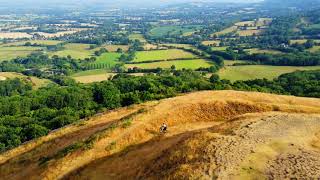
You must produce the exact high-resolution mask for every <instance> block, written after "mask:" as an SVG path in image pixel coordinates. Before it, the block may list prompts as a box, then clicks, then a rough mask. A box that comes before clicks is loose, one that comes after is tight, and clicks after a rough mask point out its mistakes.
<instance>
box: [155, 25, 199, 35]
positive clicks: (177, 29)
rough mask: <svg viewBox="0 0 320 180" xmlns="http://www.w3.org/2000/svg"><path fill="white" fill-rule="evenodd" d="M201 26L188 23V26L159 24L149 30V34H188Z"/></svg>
mask: <svg viewBox="0 0 320 180" xmlns="http://www.w3.org/2000/svg"><path fill="white" fill-rule="evenodd" d="M200 28H201V26H195V25H189V26H160V27H155V28H153V29H151V30H150V32H149V34H150V35H151V36H154V37H162V36H166V35H168V34H170V35H179V34H180V33H182V34H181V35H184V36H188V35H190V33H191V34H192V33H193V32H196V31H198V30H199V29H200Z"/></svg>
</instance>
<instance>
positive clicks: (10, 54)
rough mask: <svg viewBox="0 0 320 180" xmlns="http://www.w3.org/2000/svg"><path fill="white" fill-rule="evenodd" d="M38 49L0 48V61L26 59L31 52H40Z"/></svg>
mask: <svg viewBox="0 0 320 180" xmlns="http://www.w3.org/2000/svg"><path fill="white" fill-rule="evenodd" d="M40 50H42V48H39V47H24V46H12V47H6V46H0V61H5V60H12V59H14V58H17V57H26V56H28V55H29V54H31V53H32V52H35V51H40Z"/></svg>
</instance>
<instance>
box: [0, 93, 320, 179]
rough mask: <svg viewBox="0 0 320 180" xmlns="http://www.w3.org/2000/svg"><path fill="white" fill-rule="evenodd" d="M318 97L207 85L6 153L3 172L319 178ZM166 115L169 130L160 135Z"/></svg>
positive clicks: (11, 175)
mask: <svg viewBox="0 0 320 180" xmlns="http://www.w3.org/2000/svg"><path fill="white" fill-rule="evenodd" d="M319 103H320V100H319V99H312V98H298V97H291V96H278V95H271V94H264V93H254V92H236V91H204V92H197V93H190V94H187V95H183V96H179V97H175V98H170V99H165V100H161V101H153V102H148V103H145V104H140V105H135V106H132V107H127V108H121V109H118V110H115V111H111V112H106V113H104V114H100V115H97V116H95V117H93V118H91V119H89V120H87V121H83V122H80V123H78V124H74V125H70V126H68V127H65V128H62V129H59V130H57V131H55V132H52V133H51V134H49V135H48V136H46V137H43V138H40V139H37V140H35V141H32V142H29V143H26V144H24V145H22V146H20V147H18V148H16V149H13V150H11V151H8V152H6V153H4V154H2V155H0V172H1V175H2V176H1V177H2V178H3V179H61V178H62V179H146V178H147V179H160V178H161V179H162V178H164V179H186V178H189V179H190V178H191V179H197V178H200V179H212V178H214V177H217V178H218V179H230V178H231V179H232V178H233V179H239V178H246V179H254V178H256V179H261V178H271V179H272V178H276V179H286V178H289V177H297V178H299V177H310V178H314V177H319V175H318V174H317V173H318V172H320V170H319V162H320V158H319V157H320V155H319V150H320V149H319V146H320V139H319V134H320V116H319V115H316V114H317V113H320V107H319ZM312 114H314V115H312ZM163 121H165V122H166V123H167V124H168V125H169V131H168V133H166V134H165V135H160V134H159V133H158V128H159V126H160V124H162V122H163ZM279 162H280V164H282V163H283V164H285V166H280V167H279ZM306 162H310V163H306ZM302 166H303V168H299V167H302ZM286 167H288V168H289V172H287V169H286Z"/></svg>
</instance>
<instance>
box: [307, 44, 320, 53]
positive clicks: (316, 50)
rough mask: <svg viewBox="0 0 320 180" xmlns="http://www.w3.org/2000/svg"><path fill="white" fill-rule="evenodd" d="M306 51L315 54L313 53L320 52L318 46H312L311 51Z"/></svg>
mask: <svg viewBox="0 0 320 180" xmlns="http://www.w3.org/2000/svg"><path fill="white" fill-rule="evenodd" d="M308 51H310V52H312V53H315V52H320V46H314V47H313V48H311V49H308Z"/></svg>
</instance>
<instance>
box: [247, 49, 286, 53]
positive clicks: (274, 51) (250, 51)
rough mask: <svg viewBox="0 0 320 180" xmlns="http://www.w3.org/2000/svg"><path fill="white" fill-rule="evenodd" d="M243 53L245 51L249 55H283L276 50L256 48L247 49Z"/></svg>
mask: <svg viewBox="0 0 320 180" xmlns="http://www.w3.org/2000/svg"><path fill="white" fill-rule="evenodd" d="M245 51H247V52H248V53H249V54H282V53H283V52H281V51H278V50H272V49H258V48H253V49H247V50H245Z"/></svg>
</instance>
